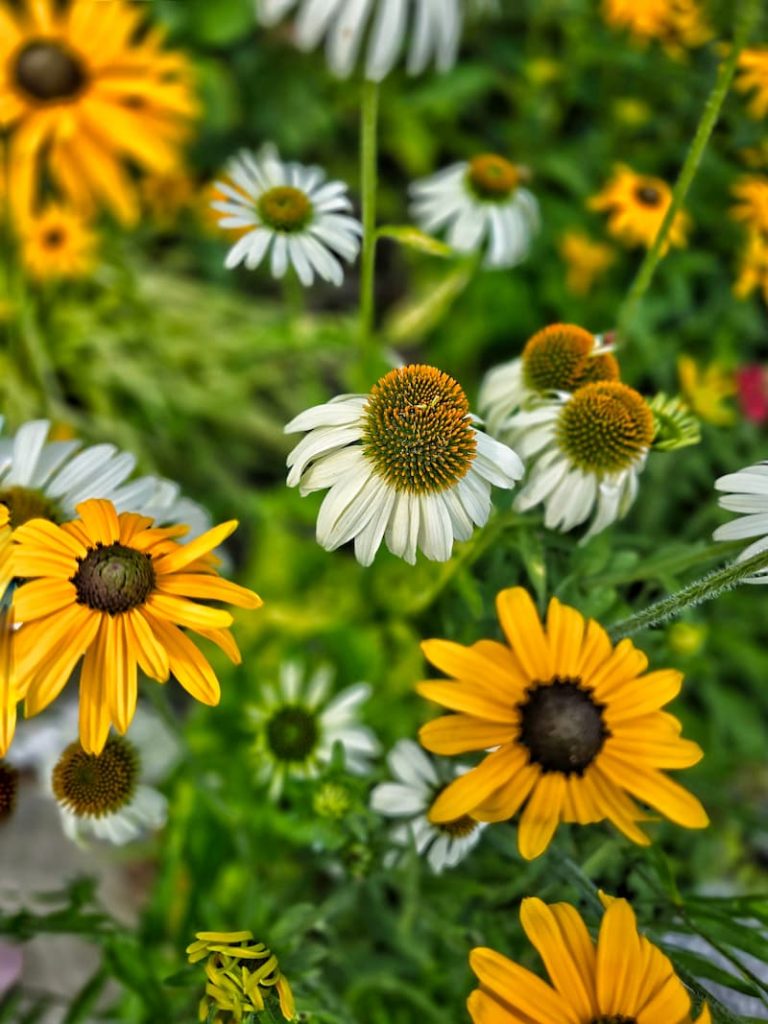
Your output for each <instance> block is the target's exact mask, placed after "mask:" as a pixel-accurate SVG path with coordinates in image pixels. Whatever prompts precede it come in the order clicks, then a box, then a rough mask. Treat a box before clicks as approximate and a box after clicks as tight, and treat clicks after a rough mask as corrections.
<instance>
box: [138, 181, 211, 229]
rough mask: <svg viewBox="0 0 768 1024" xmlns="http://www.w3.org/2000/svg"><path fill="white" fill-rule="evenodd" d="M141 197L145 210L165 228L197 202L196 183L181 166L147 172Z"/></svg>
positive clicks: (173, 223) (158, 224)
mask: <svg viewBox="0 0 768 1024" xmlns="http://www.w3.org/2000/svg"><path fill="white" fill-rule="evenodd" d="M141 198H142V205H143V207H144V209H145V210H146V211H147V213H149V215H150V217H151V218H152V219H153V220H154V222H155V224H156V225H157V226H158V228H160V229H161V230H164V231H168V230H170V229H172V228H173V227H175V225H176V224H177V222H178V220H179V218H180V217H181V215H182V213H184V212H185V211H186V210H190V209H192V208H193V207H194V205H195V203H196V202H198V201H199V196H198V187H197V184H196V182H195V181H194V179H193V178H192V176H191V174H190V173H189V171H187V170H185V169H183V168H181V167H175V168H173V170H170V171H166V172H165V173H164V174H148V175H146V176H145V177H144V178H143V180H142V182H141Z"/></svg>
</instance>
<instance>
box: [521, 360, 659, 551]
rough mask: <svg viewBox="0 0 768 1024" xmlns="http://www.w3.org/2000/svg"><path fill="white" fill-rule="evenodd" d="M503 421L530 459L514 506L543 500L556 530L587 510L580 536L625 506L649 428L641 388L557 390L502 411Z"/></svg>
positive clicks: (609, 384) (610, 383)
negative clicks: (516, 409) (519, 407)
mask: <svg viewBox="0 0 768 1024" xmlns="http://www.w3.org/2000/svg"><path fill="white" fill-rule="evenodd" d="M504 426H505V431H506V433H505V436H507V434H508V435H509V437H510V440H511V443H513V444H515V446H516V447H517V449H518V451H519V452H520V455H521V456H522V457H523V458H524V459H526V460H530V461H529V462H528V475H527V477H526V480H525V484H524V486H523V487H522V489H521V491H520V493H519V495H518V496H517V499H516V501H515V508H516V509H517V510H518V511H519V512H527V511H528V510H529V509H532V508H534V507H535V506H536V505H541V504H543V505H544V525H545V526H546V527H547V529H549V530H560V531H561V532H563V533H566V532H567V531H568V530H572V529H574V527H576V526H579V525H580V524H581V523H583V522H585V521H586V520H587V519H589V517H590V516H591V515H592V513H593V512H594V519H593V520H592V525H591V526H590V528H589V530H588V531H587V532H586V534H585V535H584V540H587V539H589V538H590V537H594V536H595V534H597V533H600V531H601V530H604V529H605V528H606V527H607V526H610V524H611V523H613V522H615V521H616V520H617V519H621V518H622V516H624V515H626V513H627V512H628V510H629V508H630V506H631V504H632V502H633V501H634V500H635V497H636V496H637V487H638V483H637V481H638V476H639V475H640V473H641V471H642V469H643V467H644V465H645V461H646V458H647V456H648V451H649V449H650V445H651V442H652V441H653V438H654V435H655V431H656V425H655V420H654V416H653V412H652V410H651V408H650V406H649V405H648V403H647V402H646V401H645V399H644V398H643V397H642V395H640V394H638V392H637V391H635V390H634V389H633V388H630V387H628V386H627V385H626V384H622V383H620V382H619V381H616V380H606V381H595V382H594V383H591V384H585V385H584V386H583V387H581V388H579V389H578V391H576V392H575V393H574V394H573V395H567V394H565V393H561V394H560V395H558V396H556V397H555V398H552V399H551V400H549V401H546V402H541V403H540V404H538V405H537V406H536V407H535V408H531V409H524V410H522V411H521V412H518V413H516V414H515V415H513V416H510V417H508V418H507V420H506V421H505V423H504Z"/></svg>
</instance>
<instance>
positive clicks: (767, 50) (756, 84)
mask: <svg viewBox="0 0 768 1024" xmlns="http://www.w3.org/2000/svg"><path fill="white" fill-rule="evenodd" d="M733 87H734V89H736V90H737V91H738V92H744V93H751V94H752V99H751V100H750V102H749V105H748V106H747V113H749V114H751V116H752V117H756V118H761V117H765V116H766V114H768V46H757V47H754V48H753V49H751V50H742V51H741V53H740V54H739V60H738V64H737V65H736V78H735V79H734V82H733Z"/></svg>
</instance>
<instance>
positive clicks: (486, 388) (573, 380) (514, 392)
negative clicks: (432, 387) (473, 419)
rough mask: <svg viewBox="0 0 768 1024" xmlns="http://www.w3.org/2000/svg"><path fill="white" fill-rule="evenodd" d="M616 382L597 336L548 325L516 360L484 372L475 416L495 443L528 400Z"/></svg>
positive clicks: (570, 327)
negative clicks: (592, 382) (593, 383)
mask: <svg viewBox="0 0 768 1024" xmlns="http://www.w3.org/2000/svg"><path fill="white" fill-rule="evenodd" d="M618 379H619V364H618V362H617V361H616V357H615V356H613V355H612V354H611V353H610V346H609V344H607V343H606V342H605V340H604V339H603V338H602V336H600V335H595V334H590V332H589V331H585V330H584V328H583V327H577V326H576V325H575V324H552V325H551V326H549V327H545V328H543V329H542V330H540V331H537V332H536V334H534V335H533V337H531V338H529V340H528V341H527V342H526V344H525V348H524V349H523V354H522V356H520V357H518V358H517V359H512V360H510V362H508V363H502V364H501V365H500V366H495V367H494V368H493V369H492V370H489V371H488V373H487V374H486V375H485V378H484V379H483V382H482V384H481V385H480V395H479V397H478V402H477V404H478V411H479V413H480V415H481V416H482V418H483V420H484V421H485V423H486V424H487V426H488V431H489V433H491V434H492V435H493V436H494V437H500V436H501V434H502V433H503V431H504V425H505V423H506V421H507V420H508V418H509V417H510V416H511V415H512V413H514V412H517V410H518V409H520V408H521V407H522V406H524V405H526V404H527V403H529V402H530V401H531V400H532V399H539V398H542V397H546V396H549V395H551V394H552V392H555V391H575V390H576V389H577V388H579V387H581V386H582V385H583V384H587V383H588V382H589V381H595V380H618Z"/></svg>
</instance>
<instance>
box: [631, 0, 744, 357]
mask: <svg viewBox="0 0 768 1024" xmlns="http://www.w3.org/2000/svg"><path fill="white" fill-rule="evenodd" d="M758 10H759V0H742V3H741V4H740V6H739V10H738V14H737V16H736V28H735V30H734V36H733V44H732V46H731V49H730V53H729V54H728V57H727V58H726V60H725V62H724V63H723V64H722V65H721V66H720V70H719V71H718V74H717V78H716V80H715V85H714V87H713V89H712V92H711V93H710V95H709V99H708V100H707V102H706V105H705V107H704V111H703V113H702V115H701V120H700V121H699V125H698V128H697V129H696V134H695V135H694V137H693V142H692V143H691V146H690V149H689V150H688V155H687V156H686V158H685V162H684V163H683V166H682V168H681V170H680V174H679V176H678V179H677V181H676V183H675V187H674V189H673V190H672V202H671V203H670V205H669V209H668V210H667V213H666V216H665V217H664V220H663V221H662V224H661V227H660V228H659V233H658V235H657V236H656V239H655V241H654V243H653V245H652V246H651V248H650V249H649V250H648V252H647V253H646V255H645V259H644V260H643V262H642V263H641V264H640V267H639V269H638V271H637V274H636V275H635V279H634V281H633V282H632V285H631V287H630V289H629V291H628V292H627V296H626V298H625V299H624V302H623V303H622V306H621V308H620V309H619V313H618V317H617V323H616V328H617V333H618V335H619V339H620V340H621V341H624V340H626V336H627V329H628V326H629V324H630V323H631V321H632V319H633V317H634V314H635V310H636V308H637V306H638V303H639V302H640V300H641V299H642V297H643V296H644V295H645V293H646V291H647V290H648V288H649V286H650V283H651V281H652V280H653V275H654V274H655V272H656V268H657V266H658V265H659V263H660V262H661V258H662V256H663V255H664V251H665V246H666V242H667V236H668V235H669V232H670V229H671V227H672V224H673V222H674V219H675V217H676V216H677V213H678V211H679V210H680V208H681V207H682V205H683V202H684V201H685V197H686V195H687V194H688V189H689V188H690V187H691V183H692V182H693V179H694V176H695V175H696V171H697V170H698V167H699V164H700V163H701V158H702V157H703V155H704V150H705V149H706V147H707V143H708V142H709V137H710V135H711V134H712V131H713V129H714V127H715V125H716V124H717V120H718V118H719V116H720V110H721V109H722V106H723V102H724V101H725V97H726V96H727V94H728V90H729V88H730V85H731V81H732V79H733V75H734V72H735V71H736V64H737V62H738V59H739V54H740V53H741V50H742V48H743V46H744V44H745V43H746V41H747V39H748V38H749V33H750V31H751V29H752V26H753V24H754V23H755V21H756V19H757V14H758Z"/></svg>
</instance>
